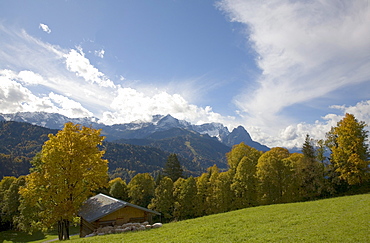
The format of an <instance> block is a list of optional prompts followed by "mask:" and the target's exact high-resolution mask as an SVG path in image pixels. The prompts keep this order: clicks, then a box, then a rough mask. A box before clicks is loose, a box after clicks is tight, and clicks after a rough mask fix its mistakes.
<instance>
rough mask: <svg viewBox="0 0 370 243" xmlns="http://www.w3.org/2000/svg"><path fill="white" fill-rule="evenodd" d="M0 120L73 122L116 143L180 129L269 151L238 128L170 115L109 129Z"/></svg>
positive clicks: (40, 116)
mask: <svg viewBox="0 0 370 243" xmlns="http://www.w3.org/2000/svg"><path fill="white" fill-rule="evenodd" d="M1 120H5V121H18V122H27V123H31V124H33V125H38V126H42V127H47V128H51V129H62V128H63V127H64V124H65V123H66V122H73V123H78V124H81V125H84V126H92V127H94V128H97V129H102V135H104V136H106V138H107V140H108V141H114V140H119V139H145V138H147V137H149V136H150V135H152V134H153V133H155V132H160V131H167V130H170V129H173V128H181V129H185V130H189V131H192V132H196V133H199V134H201V135H205V134H207V135H209V136H210V137H215V138H217V139H218V141H220V142H221V143H223V144H225V145H227V146H229V147H232V146H233V145H235V144H239V143H240V142H244V143H245V144H247V145H249V146H251V147H255V148H256V149H259V150H262V151H267V150H268V149H269V148H267V147H266V146H264V145H261V144H259V143H257V142H255V141H253V140H252V138H251V137H250V135H249V133H248V132H247V131H246V130H245V129H244V127H242V126H239V127H238V128H235V129H234V130H233V131H232V132H230V131H229V130H228V128H227V127H225V126H224V125H223V124H221V123H205V124H202V125H193V124H191V123H190V122H187V121H185V120H179V119H176V118H175V117H173V116H171V115H166V116H163V115H156V116H153V119H152V121H151V122H139V121H136V122H133V123H125V124H115V125H110V126H108V125H105V124H102V123H100V122H99V119H97V118H94V117H85V118H68V117H66V116H63V115H61V114H57V113H46V112H19V113H14V114H0V121H1Z"/></svg>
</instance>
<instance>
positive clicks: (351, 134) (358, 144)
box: [326, 113, 370, 185]
mask: <svg viewBox="0 0 370 243" xmlns="http://www.w3.org/2000/svg"><path fill="white" fill-rule="evenodd" d="M366 126H367V125H366V124H365V122H363V121H360V122H359V121H357V119H356V118H355V116H354V115H352V114H348V113H347V114H346V115H345V116H344V118H343V119H342V120H341V121H339V122H338V124H337V126H336V127H333V128H332V129H331V131H330V132H329V133H328V134H327V137H328V139H327V141H326V142H327V144H328V147H329V149H330V150H331V156H330V162H331V164H332V166H333V168H334V172H336V173H337V174H338V177H339V179H341V180H343V181H346V182H347V183H348V184H349V185H356V184H362V183H364V182H366V181H368V180H369V178H370V169H369V164H370V161H369V147H368V144H367V136H368V135H367V133H368V132H367V131H366V130H365V127H366Z"/></svg>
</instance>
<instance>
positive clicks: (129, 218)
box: [99, 207, 149, 225]
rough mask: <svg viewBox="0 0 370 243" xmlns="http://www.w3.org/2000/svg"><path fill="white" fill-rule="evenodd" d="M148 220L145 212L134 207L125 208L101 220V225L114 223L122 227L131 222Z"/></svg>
mask: <svg viewBox="0 0 370 243" xmlns="http://www.w3.org/2000/svg"><path fill="white" fill-rule="evenodd" d="M148 219H149V218H148V216H147V213H146V212H145V211H143V210H140V209H137V208H133V207H124V208H121V209H119V210H117V211H116V212H113V213H111V214H109V215H106V216H104V217H103V218H101V219H99V224H110V223H113V222H114V224H116V225H122V224H125V223H129V222H144V221H148Z"/></svg>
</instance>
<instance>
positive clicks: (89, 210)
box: [78, 193, 160, 223]
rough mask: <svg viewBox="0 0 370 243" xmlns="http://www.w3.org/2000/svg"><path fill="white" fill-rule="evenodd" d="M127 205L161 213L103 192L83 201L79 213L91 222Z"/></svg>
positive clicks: (153, 212)
mask: <svg viewBox="0 0 370 243" xmlns="http://www.w3.org/2000/svg"><path fill="white" fill-rule="evenodd" d="M126 206H129V207H133V208H137V209H140V210H143V211H146V212H148V213H152V214H157V215H160V213H158V212H156V211H153V210H150V209H147V208H143V207H140V206H137V205H134V204H131V203H128V202H125V201H122V200H118V199H116V198H113V197H110V196H107V195H105V194H102V193H100V194H98V195H96V196H93V197H90V198H89V199H87V200H86V201H85V202H84V203H83V205H82V207H81V209H80V211H79V213H78V215H79V216H80V217H82V218H84V219H85V220H86V221H87V222H89V223H91V222H94V221H95V220H98V219H100V218H102V217H104V216H106V215H108V214H111V213H113V212H115V211H117V210H119V209H121V208H124V207H126Z"/></svg>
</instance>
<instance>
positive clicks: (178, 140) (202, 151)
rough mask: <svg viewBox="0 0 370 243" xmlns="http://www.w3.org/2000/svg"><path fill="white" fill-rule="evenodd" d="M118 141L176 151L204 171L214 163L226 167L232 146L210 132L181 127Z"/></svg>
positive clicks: (171, 151) (222, 167)
mask: <svg viewBox="0 0 370 243" xmlns="http://www.w3.org/2000/svg"><path fill="white" fill-rule="evenodd" d="M116 142H118V143H128V144H136V145H146V146H150V147H155V148H160V149H161V150H163V151H167V152H170V153H176V154H178V155H180V156H181V157H183V158H185V159H186V160H188V161H192V162H193V163H192V166H196V168H200V169H202V170H203V171H204V170H205V169H206V168H208V167H210V166H213V165H214V164H216V165H217V166H218V167H219V168H221V169H226V168H227V162H226V157H225V154H226V153H227V152H229V151H230V147H228V146H226V145H225V144H223V143H221V142H220V141H218V140H217V139H216V138H211V137H210V136H209V135H208V134H199V133H197V132H194V131H189V130H186V129H181V128H172V129H169V130H165V131H158V132H155V133H153V134H151V135H150V136H148V137H146V138H144V139H122V140H117V141H116Z"/></svg>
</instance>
